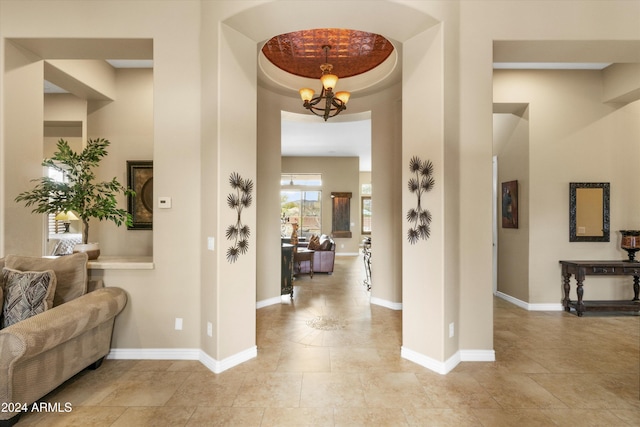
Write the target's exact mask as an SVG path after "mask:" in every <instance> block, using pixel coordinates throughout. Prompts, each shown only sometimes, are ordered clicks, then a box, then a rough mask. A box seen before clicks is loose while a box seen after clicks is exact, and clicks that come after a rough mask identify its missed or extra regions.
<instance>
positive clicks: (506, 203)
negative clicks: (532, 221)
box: [502, 181, 518, 228]
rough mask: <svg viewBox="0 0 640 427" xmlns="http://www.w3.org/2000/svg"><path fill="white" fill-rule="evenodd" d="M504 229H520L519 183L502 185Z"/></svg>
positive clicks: (513, 182) (512, 182) (511, 182)
mask: <svg viewBox="0 0 640 427" xmlns="http://www.w3.org/2000/svg"><path fill="white" fill-rule="evenodd" d="M502 228H518V181H509V182H503V183H502Z"/></svg>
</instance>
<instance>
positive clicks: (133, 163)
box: [127, 160, 153, 230]
mask: <svg viewBox="0 0 640 427" xmlns="http://www.w3.org/2000/svg"><path fill="white" fill-rule="evenodd" d="M127 185H128V187H129V188H130V189H132V190H133V191H135V193H136V194H135V196H129V197H128V198H127V210H128V211H129V213H130V214H131V216H132V217H133V225H131V226H128V227H127V228H128V229H129V230H151V229H152V228H153V161H151V160H127Z"/></svg>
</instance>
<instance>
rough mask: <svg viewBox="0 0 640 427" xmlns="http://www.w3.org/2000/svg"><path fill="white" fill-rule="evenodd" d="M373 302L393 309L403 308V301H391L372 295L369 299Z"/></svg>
mask: <svg viewBox="0 0 640 427" xmlns="http://www.w3.org/2000/svg"><path fill="white" fill-rule="evenodd" d="M369 302H370V303H371V304H375V305H379V306H381V307H385V308H390V309H391V310H402V303H401V302H391V301H387V300H384V299H382V298H376V297H371V298H370V299H369Z"/></svg>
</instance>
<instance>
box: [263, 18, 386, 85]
mask: <svg viewBox="0 0 640 427" xmlns="http://www.w3.org/2000/svg"><path fill="white" fill-rule="evenodd" d="M325 45H328V46H330V47H331V50H330V51H329V58H328V62H330V63H331V64H332V65H333V71H334V73H336V74H337V75H339V76H340V78H345V77H352V76H357V75H358V74H362V73H366V72H367V71H369V70H372V69H374V68H375V67H377V66H378V65H380V64H382V63H383V62H384V61H385V60H386V59H387V58H388V57H389V55H391V52H393V44H391V42H390V41H389V40H387V39H386V38H384V37H383V36H381V35H379V34H373V33H367V32H364V31H356V30H346V29H340V28H323V29H315V30H303V31H296V32H293V33H287V34H280V35H279V36H275V37H273V38H272V39H271V40H269V41H268V42H267V43H266V44H265V45H264V46H263V47H262V53H264V55H265V57H266V58H267V59H268V60H269V61H271V63H273V64H274V65H275V66H277V67H278V68H280V69H282V70H284V71H286V72H288V73H291V74H294V75H297V76H301V77H308V78H312V79H315V78H318V77H320V74H321V71H320V64H322V63H324V62H325V51H324V50H323V46H325Z"/></svg>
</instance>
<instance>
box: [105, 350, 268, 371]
mask: <svg viewBox="0 0 640 427" xmlns="http://www.w3.org/2000/svg"><path fill="white" fill-rule="evenodd" d="M257 355H258V348H257V347H255V346H254V347H251V348H249V349H247V350H244V351H241V352H240V353H237V354H234V355H233V356H229V357H227V358H225V359H223V360H216V359H214V358H213V357H211V356H209V355H208V354H207V353H205V352H204V351H202V350H201V349H199V348H113V349H111V351H110V352H109V354H107V359H119V360H198V361H199V362H200V363H202V364H203V365H204V366H206V367H207V368H208V369H209V370H210V371H211V372H213V373H215V374H219V373H220V372H223V371H226V370H227V369H230V368H233V367H234V366H237V365H239V364H241V363H243V362H246V361H247V360H250V359H253V358H254V357H256V356H257Z"/></svg>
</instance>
